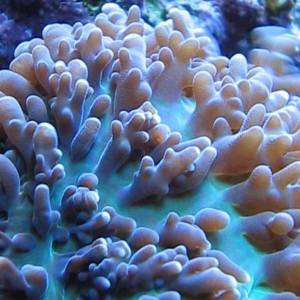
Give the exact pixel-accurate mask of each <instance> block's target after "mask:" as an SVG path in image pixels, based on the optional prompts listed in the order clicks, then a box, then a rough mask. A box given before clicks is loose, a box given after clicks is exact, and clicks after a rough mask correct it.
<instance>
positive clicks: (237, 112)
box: [0, 4, 300, 300]
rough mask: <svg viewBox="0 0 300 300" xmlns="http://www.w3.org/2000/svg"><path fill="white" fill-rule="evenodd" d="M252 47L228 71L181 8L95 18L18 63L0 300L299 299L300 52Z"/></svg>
mask: <svg viewBox="0 0 300 300" xmlns="http://www.w3.org/2000/svg"><path fill="white" fill-rule="evenodd" d="M252 39H253V41H254V42H253V43H254V45H255V47H256V48H255V49H252V50H251V51H250V54H249V57H248V60H247V59H246V57H245V56H244V55H242V54H236V55H234V56H233V57H231V58H230V59H229V58H226V57H224V56H222V55H221V54H220V50H219V48H218V45H217V43H216V42H215V41H214V40H213V39H212V37H208V36H206V35H205V34H204V32H203V31H202V30H198V29H197V27H196V26H195V24H194V23H193V20H192V18H191V16H190V15H189V13H188V12H186V11H182V10H179V9H176V8H172V9H171V10H170V11H169V13H168V19H167V20H166V21H164V22H161V23H159V24H158V25H156V26H155V27H152V26H151V25H149V24H147V23H146V21H144V20H143V19H142V18H141V12H140V9H139V7H138V6H135V5H134V6H132V7H131V8H130V9H129V11H128V12H126V11H124V10H122V9H121V8H120V7H119V6H118V5H117V4H105V5H104V6H103V8H102V12H101V13H100V14H98V15H97V16H96V17H95V20H94V22H90V23H87V24H82V23H80V22H77V23H75V24H74V25H73V26H71V25H67V24H58V23H57V24H56V23H55V24H50V25H47V26H46V27H45V28H44V30H43V35H42V38H34V39H32V40H30V41H26V42H23V43H21V44H20V45H19V46H18V47H17V48H16V50H15V53H14V55H15V58H14V59H13V61H12V62H11V64H10V66H9V69H8V70H0V270H1V272H0V298H1V299H31V300H39V299H57V300H59V299H63V300H64V299H66V300H67V299H91V300H96V299H97V300H98V299H140V300H153V299H160V300H166V299H168V300H179V299H206V300H208V299H213V300H225V299H226V300H238V299H252V300H257V299H263V300H267V299H287V300H289V299H291V300H293V299H299V297H300V288H299V280H300V256H299V252H300V236H299V228H300V193H299V191H300V155H299V153H300V152H299V151H300V99H299V97H298V94H299V93H300V90H299V86H300V85H299V80H300V77H299V71H298V69H297V67H296V65H295V56H296V55H297V54H298V53H297V51H296V50H295V49H296V48H297V47H298V48H299V47H300V45H299V40H298V39H295V38H293V35H291V34H290V33H288V32H287V30H285V29H280V28H277V27H276V26H273V27H260V28H256V29H254V31H253V32H252ZM296 70H297V71H296Z"/></svg>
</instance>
